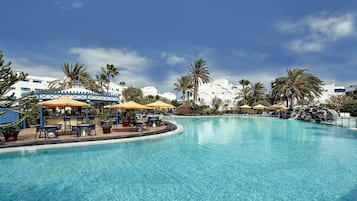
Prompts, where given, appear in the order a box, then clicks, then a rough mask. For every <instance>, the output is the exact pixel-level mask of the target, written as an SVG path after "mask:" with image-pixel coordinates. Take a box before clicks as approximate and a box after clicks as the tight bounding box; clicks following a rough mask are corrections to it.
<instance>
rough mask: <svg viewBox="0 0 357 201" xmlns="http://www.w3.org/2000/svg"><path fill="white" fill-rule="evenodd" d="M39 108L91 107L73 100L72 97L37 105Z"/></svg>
mask: <svg viewBox="0 0 357 201" xmlns="http://www.w3.org/2000/svg"><path fill="white" fill-rule="evenodd" d="M37 105H38V106H46V107H84V106H89V104H87V103H84V102H81V101H76V100H73V99H72V98H71V97H67V96H63V97H60V98H57V99H53V100H48V101H42V102H39V103H37Z"/></svg>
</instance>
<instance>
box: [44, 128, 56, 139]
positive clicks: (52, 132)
mask: <svg viewBox="0 0 357 201" xmlns="http://www.w3.org/2000/svg"><path fill="white" fill-rule="evenodd" d="M45 133H46V135H45V138H57V136H58V130H57V128H56V127H53V128H46V129H45Z"/></svg>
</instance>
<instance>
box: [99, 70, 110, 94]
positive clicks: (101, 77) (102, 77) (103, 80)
mask: <svg viewBox="0 0 357 201" xmlns="http://www.w3.org/2000/svg"><path fill="white" fill-rule="evenodd" d="M96 78H97V82H98V84H99V87H100V89H99V90H100V91H101V92H103V86H104V84H106V83H108V82H109V81H108V77H107V75H106V74H104V73H103V72H101V73H100V75H97V76H96Z"/></svg>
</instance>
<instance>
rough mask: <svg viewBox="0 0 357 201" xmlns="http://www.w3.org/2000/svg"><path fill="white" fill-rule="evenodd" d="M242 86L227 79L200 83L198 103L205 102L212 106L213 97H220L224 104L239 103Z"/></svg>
mask: <svg viewBox="0 0 357 201" xmlns="http://www.w3.org/2000/svg"><path fill="white" fill-rule="evenodd" d="M240 88H241V86H239V85H235V84H232V83H229V81H228V80H226V79H218V80H214V81H213V82H210V83H205V84H202V85H200V87H199V88H198V96H197V98H198V104H199V103H203V104H204V105H208V106H210V107H212V99H213V98H214V97H218V98H220V99H221V100H222V101H223V104H234V105H236V104H237V99H236V97H237V96H238V92H239V89H240Z"/></svg>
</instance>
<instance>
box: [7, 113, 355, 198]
mask: <svg viewBox="0 0 357 201" xmlns="http://www.w3.org/2000/svg"><path fill="white" fill-rule="evenodd" d="M170 120H174V121H176V122H177V123H179V124H181V125H183V127H184V129H185V130H184V132H183V133H182V134H178V135H173V136H169V137H164V138H158V139H152V140H146V141H136V142H126V143H117V144H108V145H96V146H86V147H72V148H61V149H49V150H37V151H33V152H22V153H21V152H17V153H7V154H0V170H1V174H0V195H1V196H0V197H1V198H0V199H1V200H130V201H133V200H165V201H166V200H275V201H276V200H309V201H311V200H356V199H357V131H352V130H347V129H343V128H339V127H333V126H326V125H319V124H312V123H305V122H299V121H293V120H282V119H271V118H249V117H207V118H171V119H170ZM355 196H356V197H355Z"/></svg>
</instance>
